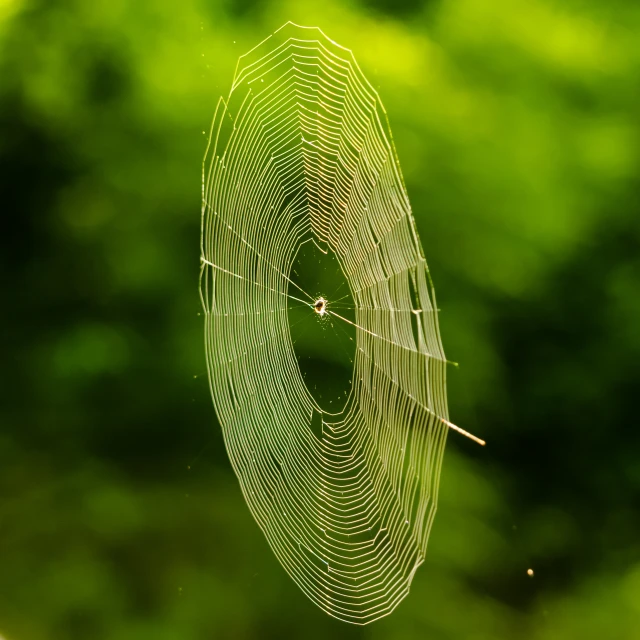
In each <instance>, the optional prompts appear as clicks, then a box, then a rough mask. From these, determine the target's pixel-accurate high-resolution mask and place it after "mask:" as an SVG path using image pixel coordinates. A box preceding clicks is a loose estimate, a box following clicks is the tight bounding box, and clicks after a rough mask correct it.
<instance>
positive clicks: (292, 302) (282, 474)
mask: <svg viewBox="0 0 640 640" xmlns="http://www.w3.org/2000/svg"><path fill="white" fill-rule="evenodd" d="M309 242H313V243H314V244H315V245H316V246H317V247H318V248H319V249H320V250H321V251H323V252H326V253H328V254H332V255H333V256H334V257H335V258H336V259H337V261H338V263H339V265H340V267H341V269H342V272H343V274H344V278H345V280H346V286H347V288H348V291H349V293H350V295H351V297H352V299H353V304H354V309H353V314H352V315H351V316H348V314H347V313H346V312H345V311H343V310H342V309H341V308H339V306H338V305H336V306H335V307H332V300H331V299H327V300H326V308H325V309H326V311H325V312H326V315H327V316H328V317H329V318H330V319H331V321H332V322H334V323H336V324H343V325H344V326H345V327H347V326H348V327H351V328H353V329H355V336H356V339H355V351H354V357H353V371H352V375H351V387H350V390H349V393H348V397H347V399H346V402H345V404H344V406H343V408H342V409H341V410H339V411H338V412H336V413H330V412H328V411H326V410H325V409H322V408H321V407H320V405H319V404H318V402H317V401H316V399H315V398H314V395H313V393H312V391H311V390H310V389H309V388H308V387H307V386H306V384H305V381H304V379H303V376H302V374H301V371H300V367H299V365H298V361H297V359H296V356H295V352H294V345H293V342H292V338H291V329H290V326H289V316H288V309H289V308H290V307H292V306H298V307H300V308H302V309H303V310H304V309H306V310H308V313H309V314H314V313H316V310H315V309H314V304H315V303H316V297H315V292H311V293H309V292H307V291H305V290H304V289H303V288H302V287H301V286H300V285H299V284H298V283H297V282H296V280H295V278H294V277H293V274H292V265H293V264H294V261H295V259H296V255H297V253H298V251H299V250H300V248H301V247H302V246H303V245H305V243H309ZM201 249H202V258H201V262H202V272H201V296H202V303H203V307H204V310H205V316H206V320H205V323H206V326H205V347H206V356H207V365H208V371H209V380H210V386H211V393H212V397H213V401H214V405H215V408H216V412H217V415H218V418H219V421H220V424H221V426H222V430H223V434H224V440H225V444H226V447H227V451H228V454H229V458H230V460H231V464H232V466H233V469H234V471H235V473H236V475H237V477H238V480H239V482H240V486H241V489H242V492H243V494H244V497H245V499H246V501H247V504H248V506H249V509H250V510H251V512H252V514H253V516H254V517H255V519H256V521H257V522H258V524H259V526H260V527H261V529H262V530H263V532H264V534H265V536H266V538H267V540H268V542H269V544H270V546H271V547H272V549H273V551H274V553H275V554H276V556H277V557H278V559H279V561H280V562H281V563H282V565H283V566H284V568H285V569H286V571H287V572H288V573H289V575H290V576H291V577H292V578H293V580H294V581H295V582H296V583H297V584H298V585H299V587H300V588H301V589H302V591H303V592H304V593H305V594H306V595H307V596H308V597H309V598H310V599H311V600H312V601H313V602H315V603H316V604H317V605H318V606H319V607H320V608H321V609H323V610H324V611H326V612H327V613H328V614H330V615H332V616H335V617H336V618H339V619H341V620H344V621H347V622H352V623H357V624H366V623H368V622H371V621H373V620H376V619H378V618H380V617H382V616H384V615H387V614H388V613H390V612H391V611H392V610H393V609H394V608H395V607H396V606H397V604H398V603H399V602H400V601H401V600H402V598H403V597H404V596H405V595H406V594H407V593H408V591H409V587H410V584H411V581H412V579H413V576H414V574H415V571H416V569H417V568H418V566H419V565H420V564H421V563H422V562H423V560H424V558H425V553H426V548H427V541H428V537H429V531H430V529H431V525H432V522H433V518H434V514H435V511H436V502H437V494H438V483H439V476H440V468H441V464H442V457H443V452H444V446H445V441H446V436H447V432H448V428H450V427H451V428H454V429H456V430H458V431H461V432H462V433H464V434H465V435H468V436H469V437H472V438H473V436H470V434H467V433H466V432H464V431H462V430H461V429H459V428H458V427H455V426H454V425H452V424H451V423H450V422H449V420H448V411H447V401H446V392H445V379H446V364H447V362H446V359H445V356H444V353H443V349H442V344H441V341H440V335H439V330H438V322H437V313H436V304H435V296H434V291H433V287H432V285H431V280H430V277H429V272H428V269H427V264H426V262H425V258H424V256H423V253H422V249H421V246H420V241H419V239H418V236H417V233H416V228H415V223H414V220H413V217H412V214H411V207H410V204H409V200H408V196H407V193H406V189H405V187H404V184H403V180H402V177H401V173H400V168H399V163H398V160H397V157H396V154H395V150H394V147H393V144H392V142H391V134H390V131H389V128H388V123H387V118H386V114H385V111H384V108H383V106H382V104H381V102H380V99H379V97H378V95H377V93H376V92H375V91H374V90H373V88H372V87H371V85H370V84H369V83H368V82H367V80H366V79H365V77H364V76H363V74H362V72H361V71H360V69H359V67H358V65H357V63H356V61H355V59H354V57H353V55H352V53H351V52H350V51H348V50H347V49H344V48H343V47H341V46H339V45H337V44H336V43H335V42H333V41H331V40H330V39H329V38H327V37H326V36H325V35H324V34H323V33H322V31H320V30H319V29H317V28H308V27H300V26H297V25H294V24H292V23H288V24H286V25H285V26H284V27H282V28H281V29H279V30H278V31H277V32H276V33H275V34H273V36H270V37H269V38H267V39H266V40H265V41H263V42H262V43H260V44H259V45H258V46H257V47H255V48H254V49H253V50H252V51H250V52H249V53H247V54H245V55H244V56H242V57H241V58H240V60H239V62H238V67H237V69H236V74H235V77H234V81H233V85H232V88H231V92H230V94H229V97H228V99H227V100H223V99H220V101H219V103H218V107H217V109H216V114H215V117H214V121H213V125H212V128H211V133H210V137H209V144H208V147H207V152H206V156H205V161H204V165H203V208H202V248H201ZM312 294H314V295H312ZM318 308H320V307H318ZM474 439H475V438H474ZM476 440H477V439H476ZM478 441H479V440H478ZM479 442H482V441H479Z"/></svg>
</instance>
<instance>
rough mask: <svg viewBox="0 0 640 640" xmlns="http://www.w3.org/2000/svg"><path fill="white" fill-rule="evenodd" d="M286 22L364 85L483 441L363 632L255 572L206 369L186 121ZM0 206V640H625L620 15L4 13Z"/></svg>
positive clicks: (268, 566)
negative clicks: (382, 610) (381, 613)
mask: <svg viewBox="0 0 640 640" xmlns="http://www.w3.org/2000/svg"><path fill="white" fill-rule="evenodd" d="M287 20H294V21H296V22H298V23H302V24H307V25H314V26H320V27H321V28H322V29H323V30H324V31H325V32H326V33H327V34H328V35H329V36H330V37H331V38H333V39H334V40H336V41H337V42H339V43H340V44H342V45H344V46H347V47H349V48H351V49H352V50H353V51H354V53H355V55H356V57H357V60H358V61H359V63H360V65H361V67H362V69H363V71H364V73H365V74H366V75H367V76H368V78H369V79H370V80H371V81H372V83H373V84H374V85H375V86H376V88H377V89H378V91H379V92H380V95H381V98H382V101H383V102H384V104H385V106H386V108H387V111H388V113H389V118H390V122H391V127H392V131H393V134H394V138H395V142H396V146H397V150H398V153H399V156H400V161H401V164H402V167H403V170H404V175H405V179H406V182H407V187H408V191H409V195H410V198H411V201H412V205H413V208H414V212H415V216H416V220H417V225H418V230H419V233H420V235H421V238H422V242H423V246H424V248H425V253H426V255H427V259H428V261H429V265H430V268H431V272H432V275H433V278H434V281H435V286H436V291H437V294H438V301H439V306H440V308H441V310H442V312H441V315H440V321H441V329H442V334H443V342H444V345H445V350H446V352H447V355H448V357H449V358H450V359H451V360H454V361H456V362H459V363H460V367H459V368H458V369H454V368H452V369H450V371H449V399H450V410H451V417H452V420H453V421H454V422H455V423H456V424H459V425H461V426H463V427H464V428H465V429H468V430H469V431H471V432H473V433H475V434H477V435H478V436H480V437H482V438H485V439H486V440H487V441H488V444H487V446H486V447H485V448H481V447H478V446H477V445H474V444H473V443H472V442H470V441H466V440H464V439H463V438H461V437H459V436H456V435H455V434H451V435H450V437H449V442H448V445H447V452H446V454H445V461H444V471H443V477H442V483H441V494H440V503H439V511H438V515H437V517H436V520H435V525H434V528H433V531H432V537H431V541H430V548H429V553H428V556H427V560H426V562H425V564H424V565H423V566H422V568H421V569H420V570H419V571H418V573H417V576H416V578H415V580H414V583H413V586H412V591H411V594H410V595H409V597H408V598H407V599H406V600H405V601H404V602H403V603H402V604H401V605H400V606H399V608H398V609H397V610H396V611H395V612H394V613H393V614H392V615H391V616H390V617H388V618H386V619H384V620H382V621H380V622H378V623H374V624H373V625H371V626H369V627H365V628H359V627H353V626H349V625H346V624H343V623H340V622H337V621H335V620H333V619H331V618H329V617H328V616H326V615H325V614H324V613H322V612H321V611H320V610H319V609H317V608H316V607H315V606H313V605H312V604H311V603H310V602H309V601H307V599H306V598H305V597H304V596H303V594H302V593H301V592H300V591H299V590H298V588H297V587H296V586H295V585H294V583H293V582H292V581H291V580H290V579H289V578H288V577H287V575H286V574H285V572H284V570H283V569H282V568H281V567H280V566H279V564H278V563H277V562H276V560H275V558H274V556H273V554H272V553H271V551H270V549H269V548H268V546H267V543H266V542H265V540H264V538H263V536H262V534H261V532H260V531H259V529H258V527H257V525H256V524H255V523H254V521H253V520H252V519H251V517H250V515H249V512H248V510H247V508H246V506H245V504H244V501H243V499H242V496H241V493H240V491H239V488H238V485H237V482H236V480H235V478H234V476H233V474H232V472H231V469H230V465H229V463H228V461H227V458H226V454H225V451H224V446H223V443H222V438H221V435H220V430H219V427H218V425H217V423H216V419H215V415H214V411H213V407H212V403H211V400H210V397H209V390H208V383H207V379H206V371H205V361H204V348H203V326H202V325H203V323H202V317H201V316H199V313H200V301H199V296H198V273H199V232H200V175H201V161H202V157H203V154H204V148H205V137H204V136H203V131H205V130H208V128H209V125H210V122H211V118H212V116H213V111H214V108H215V104H216V100H217V98H218V96H219V95H220V94H226V93H227V92H228V89H229V86H230V83H231V78H232V75H233V70H234V68H235V62H236V60H237V57H238V55H240V54H241V53H244V52H245V51H247V50H249V49H250V48H251V47H253V46H254V45H255V44H257V43H258V42H259V41H260V40H262V39H263V38H264V37H265V36H267V35H268V34H269V33H272V32H273V31H274V30H275V29H276V28H278V27H279V26H280V25H282V24H283V23H284V22H286V21H287ZM0 195H1V200H0V202H1V205H0V206H1V210H2V229H1V231H0V238H1V240H0V242H1V252H0V278H1V283H2V306H1V311H0V318H1V320H0V354H1V357H2V364H3V367H2V378H1V384H0V637H2V638H3V639H5V640H44V639H49V638H51V639H61V640H66V639H69V640H76V639H77V640H103V639H104V640H107V639H109V640H111V639H114V640H115V639H117V640H129V639H131V640H146V639H149V640H173V639H176V640H191V639H194V640H195V639H203V640H204V639H217V638H247V639H248V638H312V639H313V638H327V637H332V638H371V639H383V638H385V639H387V638H388V639H393V640H401V639H405V638H421V639H433V640H439V639H447V640H448V639H451V640H455V639H469V640H481V639H482V640H484V639H489V638H499V639H502V638H504V639H507V640H511V639H514V640H518V639H521V638H523V639H524V638H532V639H535V640H556V639H558V640H559V639H564V638H579V639H581V640H584V639H590V638H594V639H597V640H602V639H605V638H606V639H613V640H616V639H633V638H640V429H638V417H637V413H638V410H637V407H638V396H639V392H640V5H639V4H638V3H637V2H635V1H633V0H630V1H628V2H623V1H621V0H608V1H607V2H601V1H599V0H567V1H566V2H552V1H551V0H530V1H527V2H519V1H514V0H422V1H420V0H404V1H403V0H393V1H392V0H370V1H366V0H360V1H357V0H350V1H345V0H343V1H338V0H323V1H322V2H317V0H314V1H308V0H284V1H277V0H258V1H256V2H251V1H250V0H181V2H172V1H170V0H155V1H150V2H144V1H141V2H125V1H124V0H92V1H91V2H88V1H86V0H56V1H55V2H52V1H51V0H0ZM528 568H533V570H534V572H535V574H534V576H533V577H529V576H528V575H527V569H528Z"/></svg>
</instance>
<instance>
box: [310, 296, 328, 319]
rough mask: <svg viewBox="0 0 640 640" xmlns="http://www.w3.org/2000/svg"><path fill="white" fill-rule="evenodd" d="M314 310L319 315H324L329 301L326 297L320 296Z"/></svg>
mask: <svg viewBox="0 0 640 640" xmlns="http://www.w3.org/2000/svg"><path fill="white" fill-rule="evenodd" d="M313 310H314V311H315V312H316V313H317V314H318V315H319V316H323V315H324V314H325V313H327V301H326V300H325V299H324V298H318V299H317V300H316V301H315V302H314V304H313Z"/></svg>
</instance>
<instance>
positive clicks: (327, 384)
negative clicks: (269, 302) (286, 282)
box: [289, 241, 356, 413]
mask: <svg viewBox="0 0 640 640" xmlns="http://www.w3.org/2000/svg"><path fill="white" fill-rule="evenodd" d="M289 277H290V278H291V281H292V282H293V283H294V284H293V285H290V286H289V292H290V293H291V295H294V296H296V297H301V298H306V296H304V295H303V294H302V292H301V290H302V291H305V292H307V293H308V294H309V295H310V296H311V297H312V298H313V300H314V301H316V300H319V299H321V298H322V299H324V300H325V301H326V303H325V307H324V309H325V312H324V313H322V314H320V313H318V312H316V310H315V309H314V308H313V305H311V304H310V305H309V306H305V305H304V304H302V303H298V302H296V301H295V300H291V301H290V304H289V327H290V330H291V340H292V341H293V348H294V351H295V354H296V359H297V361H298V366H299V367H300V371H301V372H302V377H303V379H304V381H305V383H306V385H307V388H308V389H309V392H310V393H311V395H312V396H313V397H314V399H315V401H316V402H317V403H318V405H319V406H320V408H321V409H323V410H324V411H328V412H330V413H337V412H339V411H340V410H341V409H342V408H343V407H344V404H345V402H346V400H347V397H348V396H349V391H350V389H351V374H352V371H353V357H354V354H355V348H356V329H355V326H354V325H353V324H350V323H351V322H355V312H354V303H353V298H352V296H351V291H350V290H349V285H348V284H347V281H346V279H345V277H344V274H343V272H342V268H341V267H340V263H339V262H338V259H337V257H336V256H335V254H334V253H332V252H331V251H329V252H327V253H325V252H324V251H322V250H321V249H320V248H318V246H317V245H316V244H315V242H313V241H308V242H305V243H304V244H302V245H301V246H300V249H299V250H298V253H297V255H296V259H295V261H294V263H293V265H292V268H291V273H290V275H289ZM298 287H299V289H298Z"/></svg>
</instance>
